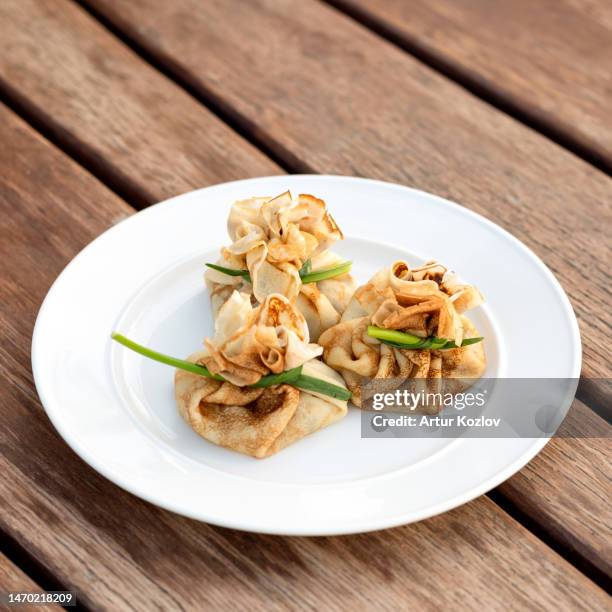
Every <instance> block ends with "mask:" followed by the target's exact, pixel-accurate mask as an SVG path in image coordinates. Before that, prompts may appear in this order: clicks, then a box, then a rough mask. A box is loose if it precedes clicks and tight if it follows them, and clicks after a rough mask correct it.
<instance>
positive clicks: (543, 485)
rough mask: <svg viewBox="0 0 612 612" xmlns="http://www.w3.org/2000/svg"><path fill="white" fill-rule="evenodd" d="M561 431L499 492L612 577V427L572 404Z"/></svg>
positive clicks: (584, 409)
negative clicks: (611, 454)
mask: <svg viewBox="0 0 612 612" xmlns="http://www.w3.org/2000/svg"><path fill="white" fill-rule="evenodd" d="M560 431H561V432H563V433H562V434H561V435H562V436H563V437H558V438H555V439H553V440H551V442H550V443H549V444H548V446H547V447H546V450H545V451H544V452H542V453H540V454H539V455H538V456H537V457H536V458H535V459H534V460H533V461H531V463H529V464H528V465H527V466H526V467H525V468H524V469H523V470H521V471H520V472H519V473H518V474H516V475H515V476H513V477H512V478H510V479H509V480H507V481H506V482H505V483H503V484H502V485H501V486H500V487H499V490H500V492H501V493H502V494H503V495H504V496H505V497H507V498H508V499H509V500H511V502H512V504H513V505H514V506H516V507H517V508H518V509H519V510H521V511H522V512H524V513H525V514H527V515H528V516H529V517H530V518H531V519H532V520H534V521H535V522H536V523H537V524H538V525H539V526H540V527H541V528H542V529H543V530H544V531H545V532H546V533H547V534H548V535H549V536H550V537H551V538H553V539H554V540H556V541H558V542H562V543H563V544H564V546H565V547H566V548H568V549H569V550H571V551H572V552H573V553H574V554H577V555H579V556H580V557H582V558H583V559H586V560H587V561H588V563H589V564H591V565H592V566H594V567H595V568H597V570H599V572H601V574H602V575H607V576H611V577H612V507H611V506H610V499H612V472H611V470H610V450H611V449H612V426H611V425H609V424H608V423H607V422H606V421H604V420H603V419H602V418H601V417H599V416H598V415H596V414H595V413H594V412H593V411H592V410H590V409H589V408H587V407H586V406H585V405H584V404H583V403H582V402H579V401H575V402H574V405H573V406H572V408H571V410H570V412H569V413H568V415H567V418H566V420H565V421H564V423H563V425H562V427H561V430H560ZM576 432H580V436H581V437H579V438H576V437H575V435H576ZM565 436H568V437H565Z"/></svg>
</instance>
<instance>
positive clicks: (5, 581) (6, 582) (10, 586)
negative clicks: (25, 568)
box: [0, 554, 62, 612]
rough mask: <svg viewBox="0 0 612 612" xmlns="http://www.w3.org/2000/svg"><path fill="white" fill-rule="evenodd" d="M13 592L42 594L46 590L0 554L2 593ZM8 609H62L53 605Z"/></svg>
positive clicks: (39, 611) (56, 610) (30, 610)
mask: <svg viewBox="0 0 612 612" xmlns="http://www.w3.org/2000/svg"><path fill="white" fill-rule="evenodd" d="M11 591H17V592H26V593H27V592H30V593H42V592H44V589H41V588H40V586H39V585H38V584H36V582H34V580H32V579H31V578H30V577H29V576H28V575H27V574H24V573H23V572H22V571H21V569H19V568H18V567H17V566H16V565H15V564H14V563H13V562H12V561H11V560H10V559H8V558H7V557H5V556H4V555H2V554H0V593H10V592H11ZM7 609H8V610H14V609H17V610H20V611H26V612H32V611H33V610H36V611H38V612H45V610H49V611H53V612H59V610H61V609H62V608H61V607H60V606H56V605H53V604H45V605H36V606H33V605H19V606H14V607H13V608H7Z"/></svg>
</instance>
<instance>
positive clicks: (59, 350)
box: [32, 176, 581, 535]
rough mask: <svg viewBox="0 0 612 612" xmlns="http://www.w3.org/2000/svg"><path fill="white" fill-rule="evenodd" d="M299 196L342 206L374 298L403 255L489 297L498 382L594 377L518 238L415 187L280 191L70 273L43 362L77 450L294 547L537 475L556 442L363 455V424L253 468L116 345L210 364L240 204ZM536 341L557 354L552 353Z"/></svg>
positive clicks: (208, 202) (60, 423) (342, 220)
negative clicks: (206, 281)
mask: <svg viewBox="0 0 612 612" xmlns="http://www.w3.org/2000/svg"><path fill="white" fill-rule="evenodd" d="M287 188H289V189H291V190H292V191H294V192H305V193H312V194H315V195H317V196H319V197H322V198H324V199H325V200H326V201H327V203H328V206H329V208H330V209H331V212H332V214H333V215H334V217H335V219H336V220H337V222H338V223H339V225H340V227H341V228H342V229H343V231H344V233H345V235H346V237H347V238H346V241H345V242H344V243H342V244H341V245H340V246H339V248H338V249H337V250H338V251H339V252H340V253H341V254H343V255H345V256H346V257H347V258H349V259H351V260H353V262H354V265H353V270H354V273H355V275H356V277H357V280H358V282H359V283H362V282H364V281H366V280H367V279H368V278H369V277H370V276H371V275H372V274H373V273H374V272H375V271H376V270H378V269H380V268H381V267H383V266H385V265H388V264H389V263H390V262H391V261H393V260H394V259H397V258H400V257H404V258H407V259H408V260H409V261H413V262H414V263H418V262H420V261H423V260H424V259H430V258H431V259H433V258H435V259H438V260H439V261H441V262H443V263H446V264H447V265H449V266H451V267H452V268H453V269H455V270H457V271H458V272H459V274H460V275H461V277H462V278H463V279H465V280H469V282H471V283H473V284H475V285H476V286H477V287H479V289H480V290H481V291H482V293H483V294H484V295H485V297H486V300H487V303H486V305H485V306H484V307H481V308H478V309H477V310H475V311H473V313H470V316H471V318H472V320H473V321H474V322H475V323H476V325H477V327H478V329H479V330H480V331H481V332H482V334H483V335H484V336H485V337H486V350H487V357H488V369H487V372H486V376H490V377H509V378H512V377H516V378H520V377H525V378H529V377H532V378H535V377H542V378H545V377H550V378H577V377H578V376H579V374H580V355H581V348H580V337H579V333H578V326H577V323H576V319H575V317H574V313H573V311H572V309H571V306H570V304H569V301H568V299H567V297H566V295H565V293H564V292H563V290H562V289H561V287H560V286H559V284H558V283H557V281H556V280H555V278H554V277H553V275H552V274H551V272H550V271H549V270H548V269H547V268H546V267H545V266H544V264H543V263H542V262H541V261H540V260H539V259H538V258H537V257H536V256H535V255H534V254H533V253H532V252H531V251H530V250H529V249H527V248H526V247H525V246H524V245H523V244H522V243H520V242H519V241H518V240H516V239H515V238H513V237H512V236H511V235H510V234H508V233H507V232H506V231H504V230H502V229H501V228H499V227H498V226H496V225H494V224H493V223H491V222H489V221H487V220H486V219H484V218H483V217H480V216H479V215H476V214H475V213H473V212H470V211H468V210H466V209H465V208H462V207H460V206H458V205H456V204H453V203H451V202H448V201H446V200H443V199H441V198H438V197H436V196H433V195H429V194H427V193H423V192H420V191H416V190H413V189H408V188H406V187H401V186H399V185H392V184H388V183H382V182H379V181H372V180H366V179H357V178H349V177H338V176H275V177H266V178H259V179H251V180H245V181H237V182H233V183H226V184H223V185H216V186H214V187H209V188H206V189H201V190H198V191H194V192H192V193H187V194H185V195H182V196H179V197H176V198H173V199H171V200H168V201H167V202H164V203H162V204H158V205H156V206H152V207H150V208H148V209H146V210H145V211H143V212H140V213H138V214H136V215H134V216H132V217H130V218H129V219H127V220H125V221H123V222H121V223H119V224H118V225H116V226H115V227H113V228H111V229H110V230H108V231H107V232H105V233H104V234H102V236H100V237H99V238H98V239H96V240H95V241H94V242H92V243H91V244H90V245H89V246H88V247H87V248H85V249H84V250H83V251H82V252H81V253H80V254H79V255H78V256H77V257H75V259H74V260H73V261H72V262H71V263H70V264H69V265H68V266H67V267H66V269H65V270H64V271H63V272H62V273H61V275H60V276H59V278H58V279H57V280H56V282H55V283H54V285H53V286H52V288H51V289H50V291H49V294H48V295H47V297H46V299H45V301H44V303H43V305H42V307H41V309H40V313H39V315H38V320H37V322H36V327H35V330H34V338H33V344H32V364H33V371H34V377H35V381H36V387H37V389H38V392H39V394H40V397H41V400H42V403H43V405H44V407H45V409H46V411H47V414H48V415H49V418H50V419H51V421H52V422H53V424H54V425H55V427H56V428H57V430H58V431H59V433H60V434H61V435H62V437H63V438H64V440H66V442H67V443H68V444H69V445H70V446H71V447H72V448H73V449H74V450H75V451H76V452H77V453H78V454H79V455H80V456H81V457H82V458H83V459H84V460H85V461H87V462H88V463H89V464H90V465H91V466H92V467H93V468H94V469H96V470H97V471H99V472H100V473H101V474H103V475H104V476H106V477H107V478H108V479H110V480H112V481H113V482H114V483H116V484H118V485H119V486H121V487H123V488H124V489H127V490H128V491H130V492H132V493H134V494H135V495H138V496H140V497H142V498H144V499H146V500H148V501H150V502H152V503H155V504H158V505H159V506H162V507H164V508H167V509H169V510H172V511H174V512H178V513H180V514H184V515H186V516H189V517H192V518H195V519H199V520H202V521H207V522H210V523H215V524H218V525H223V526H227V527H234V528H238V529H246V530H251V531H258V532H266V533H279V534H296V535H297V534H300V535H329V534H340V533H353V532H361V531H368V530H373V529H380V528H383V527H391V526H394V525H399V524H403V523H408V522H411V521H416V520H420V519H423V518H426V517H429V516H432V515H434V514H437V513H440V512H443V511H446V510H449V509H450V508H453V507H455V506H457V505H459V504H462V503H465V502H467V501H469V500H470V499H473V498H474V497H477V496H478V495H481V494H483V493H485V492H486V491H488V490H489V489H491V488H492V487H494V486H496V485H497V484H499V483H500V482H502V481H503V480H505V479H506V478H508V477H509V476H511V475H512V474H514V473H515V472H516V471H517V470H519V469H520V468H521V467H523V466H524V465H525V464H526V463H527V462H528V461H529V460H530V459H531V458H532V457H533V456H534V455H535V454H536V453H537V452H538V451H539V450H540V449H541V448H542V447H543V446H544V444H545V443H546V441H547V440H546V439H521V438H507V439H506V438H504V439H463V438H462V439H458V440H448V439H442V440H440V439H362V438H361V437H360V418H359V411H358V410H357V409H351V410H349V415H348V417H347V418H345V419H344V420H343V421H341V422H339V423H337V424H336V425H333V426H331V427H329V428H327V429H325V430H323V431H321V432H318V433H316V434H314V435H312V436H309V437H307V438H305V439H304V440H301V441H299V442H298V443H296V444H294V445H293V446H291V447H289V448H288V449H286V450H283V451H282V452H280V453H279V454H277V455H275V456H273V457H271V458H268V459H265V460H256V459H252V458H250V457H246V456H242V455H239V454H237V453H234V452H231V451H229V450H225V449H222V448H219V447H216V446H214V445H213V444H210V443H208V442H206V441H205V440H203V439H201V438H200V437H198V436H197V435H196V434H195V433H193V432H192V431H191V430H190V429H189V428H188V427H187V425H186V424H185V423H184V422H183V421H182V420H181V419H180V417H179V415H178V413H177V411H176V407H175V404H174V397H173V374H174V373H173V370H172V369H171V368H168V367H167V366H164V365H161V364H158V363H155V362H152V361H150V360H147V359H145V358H142V357H140V356H139V355H136V354H134V353H132V352H130V351H128V350H126V349H124V348H123V347H121V346H119V345H117V344H115V343H112V342H111V341H110V339H109V334H110V332H111V330H113V329H117V330H120V331H121V332H123V333H124V334H126V335H127V336H129V337H131V338H133V339H134V340H136V341H138V342H141V343H143V344H146V345H148V346H151V347H154V348H156V349H158V350H161V351H164V352H166V353H170V354H173V355H176V356H186V355H188V354H189V353H191V352H193V351H194V350H195V349H197V348H199V347H200V345H201V342H202V340H203V338H204V337H205V336H206V335H208V334H209V333H210V332H211V329H212V326H211V316H210V308H209V304H208V296H207V294H206V291H205V289H204V287H203V278H202V277H203V271H204V262H206V261H211V260H214V259H215V258H216V255H217V252H218V249H219V247H220V246H222V245H223V244H225V243H227V241H228V238H227V235H226V230H225V226H226V217H227V213H228V209H229V206H230V205H231V203H232V202H234V200H236V199H240V198H246V197H249V196H252V195H275V194H277V193H280V192H281V191H283V190H285V189H287ZM534 304H537V310H536V312H535V313H534V310H533V309H534ZM534 314H535V315H536V316H534ZM534 337H538V338H546V342H542V343H538V346H537V350H535V348H536V347H534V344H533V338H534Z"/></svg>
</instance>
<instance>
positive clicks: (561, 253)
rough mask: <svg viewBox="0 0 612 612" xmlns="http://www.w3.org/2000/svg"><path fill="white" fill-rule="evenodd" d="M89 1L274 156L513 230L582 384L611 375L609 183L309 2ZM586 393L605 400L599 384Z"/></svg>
mask: <svg viewBox="0 0 612 612" xmlns="http://www.w3.org/2000/svg"><path fill="white" fill-rule="evenodd" d="M87 2H88V4H91V5H93V6H95V7H96V9H97V10H98V11H100V12H101V13H103V14H104V15H105V16H106V17H107V18H108V19H110V20H112V22H113V23H115V24H116V26H117V27H119V28H121V29H122V30H123V31H124V32H125V33H126V34H127V35H129V36H130V37H132V38H133V39H134V40H136V41H137V42H138V44H140V45H142V46H143V47H146V49H147V50H148V52H150V53H152V54H154V55H155V56H156V57H157V58H158V59H159V61H160V62H163V63H164V64H165V65H166V66H167V67H168V69H169V70H172V71H174V72H175V74H177V75H178V76H179V77H180V78H181V79H183V80H185V81H187V82H188V83H189V84H190V86H191V87H193V88H195V89H199V90H200V91H201V92H202V94H205V93H206V92H208V93H209V94H210V95H214V96H215V97H216V98H218V99H220V100H223V101H224V102H225V104H226V105H227V107H228V108H231V109H233V112H234V113H235V115H236V117H237V118H240V120H241V121H243V122H245V123H246V122H250V123H252V124H256V125H257V130H258V135H259V137H260V138H263V139H267V143H268V146H270V147H271V148H276V149H277V150H278V151H279V153H282V151H290V152H291V155H292V156H293V157H294V158H295V159H297V160H299V161H300V162H301V163H302V164H303V165H304V166H305V167H309V168H312V169H313V170H315V171H319V172H335V173H340V174H358V175H364V176H370V177H375V178H382V179H387V180H392V181H398V182H401V183H405V184H408V185H411V186H415V187H419V188H422V189H425V190H427V191H431V192H434V193H438V194H440V195H442V196H445V197H449V198H450V199H452V200H455V201H458V202H461V203H462V204H464V205H465V206H468V207H470V208H472V209H474V210H476V211H478V212H480V213H483V214H485V215H486V216H487V217H489V218H490V219H492V220H494V221H496V222H497V223H499V224H500V225H502V226H503V227H505V228H507V229H508V230H510V231H511V232H512V233H513V234H515V235H516V236H518V237H519V238H520V239H521V240H523V241H524V242H525V243H526V244H528V245H529V246H530V247H531V248H532V249H533V250H534V251H536V253H538V255H540V256H541V257H542V259H544V261H546V263H547V264H548V265H549V266H550V267H551V268H552V269H553V270H554V271H555V272H556V274H557V276H558V278H559V279H560V281H561V282H562V284H563V286H564V288H565V290H566V291H567V292H568V294H569V295H570V297H571V299H572V303H573V305H574V308H575V309H576V311H577V314H578V316H579V318H580V323H581V331H582V335H583V339H584V347H583V348H584V365H583V374H584V376H585V377H588V378H590V379H591V378H592V379H594V378H597V377H599V378H605V377H609V376H610V349H609V343H608V342H607V341H606V340H605V339H606V337H607V335H608V333H609V327H610V323H611V320H610V314H609V307H608V305H609V303H610V300H611V296H610V290H609V282H608V266H607V262H608V261H610V259H611V256H610V241H609V240H608V236H607V227H609V225H610V222H611V221H612V218H611V213H612V209H611V207H610V205H609V203H610V200H611V198H612V181H610V179H609V177H607V176H605V175H604V174H603V173H601V172H599V171H598V170H596V169H595V168H593V167H592V166H590V165H588V164H586V163H584V162H583V161H581V160H579V159H578V158H576V157H575V156H574V155H572V154H570V153H568V152H567V151H565V150H563V149H561V148H560V147H558V146H557V145H555V144H554V143H551V142H550V141H548V140H547V139H545V138H543V137H542V136H540V135H539V134H537V133H534V132H532V131H531V130H529V129H528V128H526V127H524V126H522V125H521V124H519V123H517V122H516V121H515V120H513V119H511V118H509V117H507V116H506V115H504V114H502V113H501V112H499V111H497V110H495V109H493V108H491V107H490V106H488V105H486V104H484V103H482V102H481V101H479V100H477V99H475V98H474V97H472V96H471V95H469V94H468V93H466V92H465V90H463V89H462V88H460V87H458V86H457V85H455V84H454V83H452V82H450V81H448V80H447V79H445V78H443V77H441V76H440V75H438V74H436V73H435V72H433V71H432V70H431V69H429V68H427V67H426V66H423V65H422V64H420V63H419V62H417V61H416V60H414V59H413V58H412V57H410V56H408V55H407V54H405V53H403V52H402V51H401V50H399V49H397V48H396V47H394V46H393V45H391V44H390V43H387V42H385V41H383V40H381V39H380V38H379V37H378V36H376V35H374V34H372V33H371V32H369V31H368V30H367V29H365V28H363V27H362V26H360V25H358V24H357V23H355V22H354V21H353V20H351V19H349V18H348V17H346V16H344V15H342V14H340V13H338V12H337V11H336V10H335V9H333V8H331V7H329V6H326V5H323V4H321V3H319V2H316V1H314V0H284V1H282V2H278V1H277V0H253V1H252V2H248V3H244V2H239V1H238V0H226V1H225V2H206V3H202V2H199V0H176V1H175V2H163V1H161V0H104V1H103V2H102V1H100V0H87ZM237 15H239V16H240V18H237ZM442 222H443V220H442ZM407 241H408V244H407V247H408V248H409V237H408V238H407ZM431 255H432V256H435V244H433V243H432V249H431ZM494 256H495V254H494V253H492V257H494ZM502 267H503V262H500V268H502ZM542 314H543V316H545V315H544V313H542ZM583 388H584V389H585V390H586V391H589V392H590V393H591V395H595V394H597V393H598V392H599V393H601V397H600V399H601V400H602V401H603V391H602V387H601V385H599V384H598V381H597V380H592V381H590V382H589V384H585V385H583Z"/></svg>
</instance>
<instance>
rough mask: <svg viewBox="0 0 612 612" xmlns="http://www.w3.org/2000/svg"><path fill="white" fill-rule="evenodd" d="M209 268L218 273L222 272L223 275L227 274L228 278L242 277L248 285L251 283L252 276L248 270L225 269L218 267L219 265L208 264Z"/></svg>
mask: <svg viewBox="0 0 612 612" xmlns="http://www.w3.org/2000/svg"><path fill="white" fill-rule="evenodd" d="M206 265H207V266H208V267H209V268H212V269H213V270H216V271H217V272H222V273H223V274H227V275H228V276H242V278H244V280H246V281H247V282H248V283H250V282H251V275H250V274H249V271H248V270H235V269H234V268H224V267H223V266H218V265H217V264H211V263H207V264H206Z"/></svg>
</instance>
